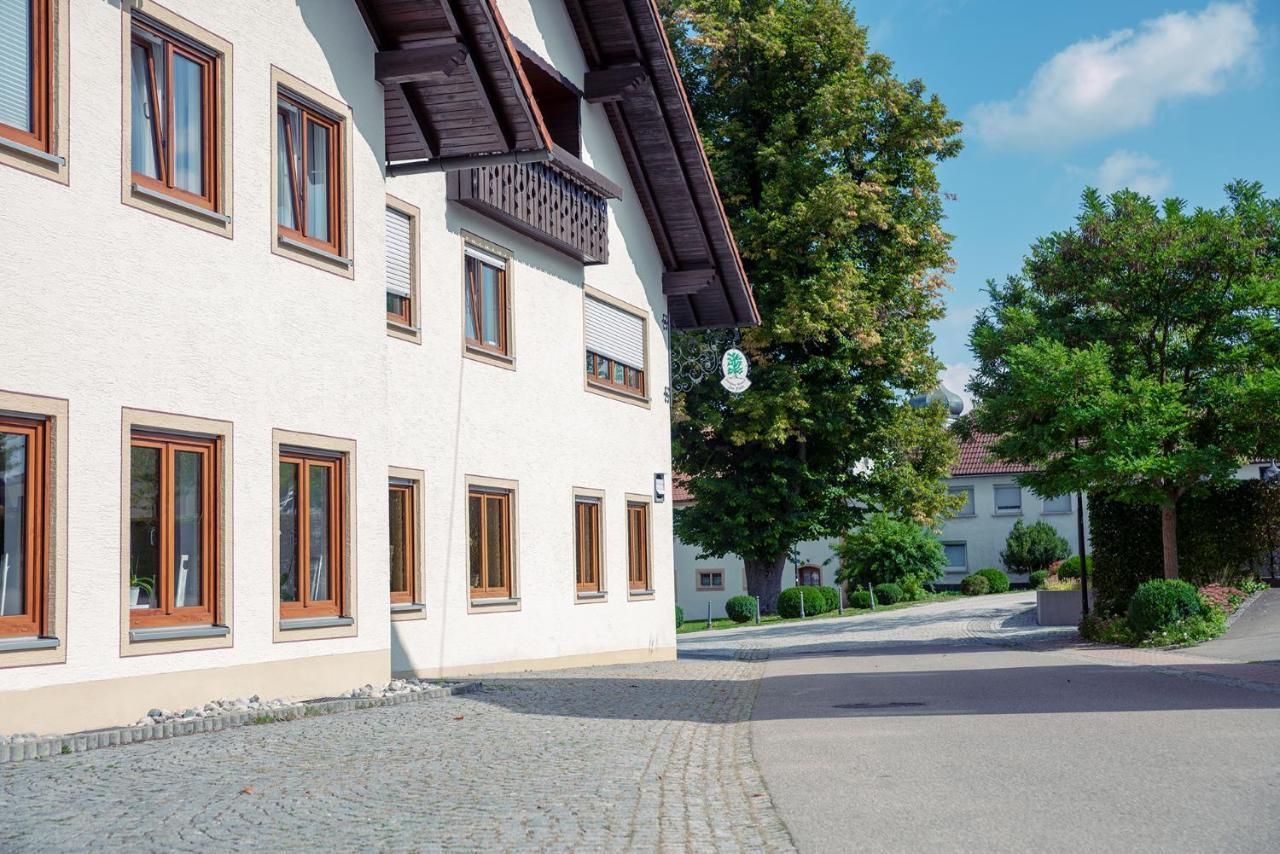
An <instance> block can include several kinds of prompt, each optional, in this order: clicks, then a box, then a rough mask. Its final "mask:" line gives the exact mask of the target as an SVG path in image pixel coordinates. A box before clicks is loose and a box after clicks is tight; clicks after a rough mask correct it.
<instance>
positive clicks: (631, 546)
mask: <svg viewBox="0 0 1280 854" xmlns="http://www.w3.org/2000/svg"><path fill="white" fill-rule="evenodd" d="M649 569H650V558H649V505H648V504H647V503H645V502H643V501H628V502H627V584H628V586H629V587H630V589H631V591H632V592H635V593H648V592H649V591H650V590H651V589H652V588H651V587H650V584H651V582H650V573H649Z"/></svg>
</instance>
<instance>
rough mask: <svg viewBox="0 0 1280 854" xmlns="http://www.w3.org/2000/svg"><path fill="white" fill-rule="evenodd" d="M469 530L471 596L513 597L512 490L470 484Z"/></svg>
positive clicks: (468, 500) (468, 494)
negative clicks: (471, 485)
mask: <svg viewBox="0 0 1280 854" xmlns="http://www.w3.org/2000/svg"><path fill="white" fill-rule="evenodd" d="M467 531H468V540H469V544H468V552H469V560H470V573H469V586H470V588H471V598H472V599H473V600H476V599H509V598H511V597H512V586H511V492H509V491H508V490H504V489H488V488H483V487H476V486H473V487H470V488H469V489H468V490H467Z"/></svg>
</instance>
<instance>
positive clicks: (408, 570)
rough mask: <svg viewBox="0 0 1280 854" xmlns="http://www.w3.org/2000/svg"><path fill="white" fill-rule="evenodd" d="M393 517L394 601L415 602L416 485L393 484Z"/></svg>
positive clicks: (392, 578)
mask: <svg viewBox="0 0 1280 854" xmlns="http://www.w3.org/2000/svg"><path fill="white" fill-rule="evenodd" d="M388 497H389V501H388V506H389V510H390V515H391V601H392V602H393V603H397V602H405V603H412V602H413V601H414V595H415V593H416V591H415V584H414V581H415V578H414V576H415V574H416V571H417V557H416V556H417V552H416V550H415V549H416V547H415V544H414V516H415V510H414V499H413V484H412V483H407V482H403V481H392V482H391V485H390V487H389V489H388Z"/></svg>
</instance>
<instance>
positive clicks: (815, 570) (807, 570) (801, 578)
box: [796, 563, 822, 587]
mask: <svg viewBox="0 0 1280 854" xmlns="http://www.w3.org/2000/svg"><path fill="white" fill-rule="evenodd" d="M796 584H797V585H799V586H800V587H820V586H822V568H821V567H818V566H814V565H813V564H811V563H809V564H805V565H804V566H802V567H800V568H799V569H798V570H796Z"/></svg>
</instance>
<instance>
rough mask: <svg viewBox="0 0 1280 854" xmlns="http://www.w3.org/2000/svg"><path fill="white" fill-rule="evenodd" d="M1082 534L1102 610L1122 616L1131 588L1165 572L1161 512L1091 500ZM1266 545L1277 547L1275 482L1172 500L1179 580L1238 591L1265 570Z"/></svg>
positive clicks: (1279, 492) (1279, 502)
mask: <svg viewBox="0 0 1280 854" xmlns="http://www.w3.org/2000/svg"><path fill="white" fill-rule="evenodd" d="M1089 534H1090V537H1091V539H1092V541H1093V554H1092V555H1091V557H1092V558H1093V559H1092V560H1090V561H1089V576H1090V579H1089V580H1090V583H1091V584H1093V585H1094V587H1095V589H1096V590H1097V593H1098V598H1099V600H1100V604H1101V605H1102V607H1103V608H1105V609H1106V610H1108V611H1109V612H1111V613H1121V612H1123V611H1124V608H1125V605H1126V604H1127V603H1128V601H1129V599H1130V598H1131V597H1132V596H1133V594H1134V592H1135V591H1136V590H1137V589H1138V585H1140V584H1141V583H1142V582H1143V581H1146V580H1147V579H1150V578H1160V577H1162V576H1163V574H1164V559H1163V550H1162V548H1161V540H1160V508H1159V507H1154V506H1145V505H1133V504H1125V503H1121V502H1118V501H1112V500H1109V499H1108V498H1106V497H1105V496H1102V495H1096V494H1095V495H1090V496H1089ZM1273 543H1274V544H1275V545H1277V546H1280V483H1275V482H1272V483H1263V482H1262V481H1260V480H1241V481H1236V482H1234V483H1232V484H1230V485H1228V486H1226V487H1223V488H1220V489H1217V490H1214V491H1212V492H1209V493H1205V494H1203V495H1192V496H1187V497H1184V498H1183V499H1182V500H1181V501H1179V502H1178V563H1179V575H1180V577H1182V578H1184V579H1186V580H1187V581H1189V582H1191V584H1193V585H1195V586H1196V587H1204V586H1205V585H1207V584H1225V585H1228V586H1238V585H1239V584H1240V583H1241V581H1242V580H1243V579H1244V578H1245V577H1246V576H1249V575H1253V574H1256V573H1258V572H1259V571H1263V572H1265V571H1267V568H1268V565H1269V564H1268V555H1269V553H1270V551H1271V547H1272V544H1273ZM1059 574H1061V570H1059Z"/></svg>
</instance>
